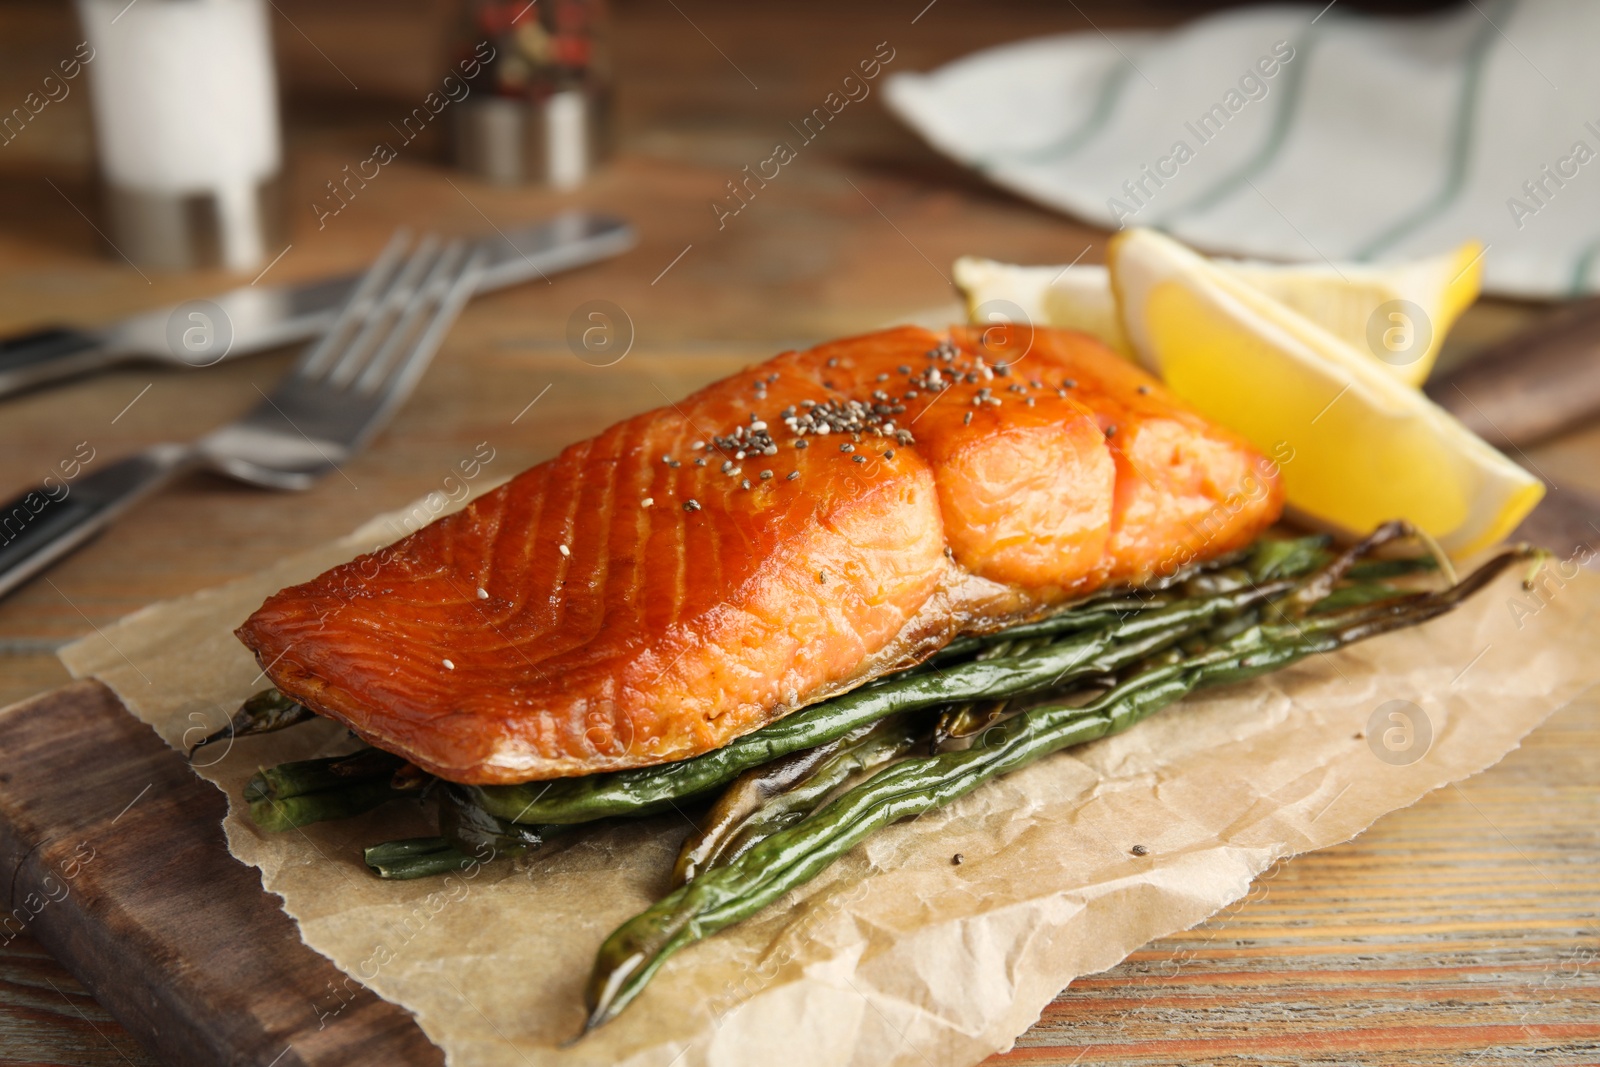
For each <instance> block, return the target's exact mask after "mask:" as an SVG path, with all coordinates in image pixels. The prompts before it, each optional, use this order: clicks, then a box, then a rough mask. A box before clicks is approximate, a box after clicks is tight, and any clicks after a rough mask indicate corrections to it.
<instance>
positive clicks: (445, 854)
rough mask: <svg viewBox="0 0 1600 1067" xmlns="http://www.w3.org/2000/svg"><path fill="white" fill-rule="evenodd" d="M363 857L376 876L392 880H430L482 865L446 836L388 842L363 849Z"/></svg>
mask: <svg viewBox="0 0 1600 1067" xmlns="http://www.w3.org/2000/svg"><path fill="white" fill-rule="evenodd" d="M361 858H362V859H363V860H365V861H366V864H367V866H368V867H369V868H371V869H372V873H373V874H375V875H377V876H378V877H379V878H384V879H388V880H389V881H397V882H398V881H405V880H407V879H410V878H428V877H431V876H433V875H437V874H449V873H451V872H452V871H460V870H463V869H465V868H466V867H469V866H471V865H472V864H474V863H477V862H480V861H479V860H477V859H475V858H474V857H473V856H471V855H469V854H467V853H465V852H461V851H459V850H458V849H457V848H456V846H454V845H452V844H451V843H450V842H449V841H446V840H445V839H444V838H442V837H410V838H406V839H405V840H403V841H386V842H384V843H383V844H381V845H373V846H371V847H370V848H366V849H363V850H362V853H361Z"/></svg>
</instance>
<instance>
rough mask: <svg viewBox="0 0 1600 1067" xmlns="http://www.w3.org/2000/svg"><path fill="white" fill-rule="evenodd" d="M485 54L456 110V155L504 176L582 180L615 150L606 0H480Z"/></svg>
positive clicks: (480, 49)
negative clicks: (612, 147) (536, 0)
mask: <svg viewBox="0 0 1600 1067" xmlns="http://www.w3.org/2000/svg"><path fill="white" fill-rule="evenodd" d="M469 18H470V25H471V29H470V33H469V35H470V38H471V40H470V43H468V44H467V45H466V47H465V48H464V50H463V52H464V54H466V53H471V54H472V56H473V57H474V58H476V59H478V60H481V61H482V63H481V67H476V66H475V69H476V70H477V74H476V77H474V78H472V79H470V81H469V83H468V84H469V85H470V86H471V94H470V95H469V96H468V97H467V98H466V99H465V100H463V101H462V102H461V105H460V107H459V108H458V109H457V110H456V114H455V127H454V155H455V161H456V164H457V165H458V166H460V167H462V168H463V169H464V170H467V171H469V172H471V173H473V174H476V175H477V176H478V177H480V178H483V179H485V180H486V181H491V182H495V183H498V184H503V185H512V184H520V183H537V184H543V185H548V186H551V187H553V188H556V189H571V188H573V187H575V186H577V185H580V184H582V182H583V181H584V179H586V178H587V177H588V176H589V175H590V174H591V173H592V172H593V170H594V168H595V167H596V166H597V165H598V164H599V163H600V162H601V161H602V160H603V159H604V158H605V157H606V156H607V155H608V154H609V148H610V108H611V94H610V78H609V62H608V57H607V54H606V50H605V44H606V38H605V29H606V9H605V3H604V0H540V3H538V4H529V3H527V0H474V3H473V4H472V5H471V8H470V13H469Z"/></svg>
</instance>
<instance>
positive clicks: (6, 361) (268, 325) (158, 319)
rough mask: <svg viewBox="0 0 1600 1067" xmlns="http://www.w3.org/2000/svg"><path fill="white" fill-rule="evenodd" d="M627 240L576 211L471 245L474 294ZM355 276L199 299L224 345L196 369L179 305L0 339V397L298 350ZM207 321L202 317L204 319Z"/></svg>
mask: <svg viewBox="0 0 1600 1067" xmlns="http://www.w3.org/2000/svg"><path fill="white" fill-rule="evenodd" d="M636 240H637V235H636V234H635V232H634V230H633V227H632V226H630V225H629V224H628V223H626V222H624V221H623V220H621V219H618V218H614V217H612V216H608V215H598V214H593V213H590V212H585V211H569V212H564V213H562V214H560V215H557V216H555V217H554V218H551V219H547V220H545V221H543V222H539V223H535V224H533V225H530V226H522V227H516V228H513V229H511V230H506V231H498V232H496V233H494V234H492V235H489V236H486V237H483V238H481V239H480V244H481V246H482V248H483V250H484V253H485V256H486V257H487V261H486V266H485V268H484V271H483V276H482V280H481V281H480V283H479V285H478V288H477V289H476V290H475V291H474V292H475V293H485V292H489V291H492V290H495V289H504V288H506V287H508V286H512V285H517V284H519V283H521V282H525V281H530V280H532V279H535V278H540V277H544V276H546V275H549V274H554V273H556V272H558V271H563V270H570V269H572V268H574V267H581V266H583V265H585V264H587V263H593V262H595V261H597V260H601V259H606V258H608V257H610V256H615V255H618V254H620V253H622V252H625V251H627V250H628V249H629V248H631V247H633V245H634V242H635V241H636ZM359 277H360V276H359V274H349V275H345V276H343V277H338V278H324V279H321V280H318V281H311V282H302V283H300V284H298V285H287V286H271V287H256V286H254V285H246V286H241V287H240V288H238V289H231V290H229V291H228V292H225V293H218V294H216V295H215V296H211V297H209V298H207V300H206V301H205V303H208V304H211V305H214V306H215V307H216V308H217V309H218V310H219V311H220V321H221V322H222V323H223V324H225V326H226V328H227V329H228V331H229V333H230V335H231V339H230V340H229V342H228V343H227V344H226V347H225V348H223V351H222V354H221V355H220V356H218V355H214V354H213V352H214V351H215V348H214V346H208V347H206V348H205V349H204V353H205V354H204V357H203V359H201V360H198V361H197V360H196V359H195V358H194V357H193V356H191V355H190V354H189V352H188V351H187V350H186V349H185V347H184V345H182V344H178V343H174V340H173V328H172V324H173V322H174V316H175V315H176V314H177V313H178V312H179V311H181V310H182V309H184V308H185V307H186V306H189V305H187V304H175V305H172V306H169V307H162V308H156V309H154V310H151V311H146V312H142V313H140V314H138V315H134V316H132V317H131V318H127V319H124V320H122V321H121V322H117V323H113V324H112V325H109V326H104V327H99V328H96V329H78V328H74V327H69V326H54V327H48V328H45V329H41V330H35V331H33V332H30V333H26V334H21V335H17V336H13V337H8V338H4V339H0V396H6V395H8V394H10V393H15V392H18V391H21V390H23V389H32V388H36V387H38V386H41V385H45V384H48V383H50V382H54V381H59V380H61V379H63V378H69V377H74V376H76V375H79V374H84V373H86V372H88V371H92V370H98V369H100V368H102V367H107V366H111V365H113V364H116V363H121V362H125V361H128V360H136V359H153V360H159V361H161V362H166V363H174V364H179V365H184V366H208V365H210V364H212V363H216V362H219V361H220V360H221V359H235V358H238V357H239V356H245V355H250V354H251V353H255V352H263V351H266V350H268V349H271V348H276V347H278V346H280V345H286V344H291V343H293V342H296V341H303V340H306V339H308V338H311V337H314V336H316V335H317V334H318V333H320V332H322V330H324V329H325V328H327V326H328V325H329V324H330V323H331V322H332V321H333V317H334V315H335V314H336V313H337V311H338V309H339V307H340V306H341V305H342V304H343V303H344V300H345V297H346V296H348V295H349V293H350V290H351V288H352V287H353V286H354V285H355V284H356V281H357V280H358V279H359ZM191 303H192V302H191ZM215 317H216V316H215V315H214V314H213V313H210V312H209V310H208V315H207V318H208V320H209V319H212V318H215ZM181 325H182V324H181V323H180V326H181ZM208 325H209V326H213V327H214V326H215V325H217V324H216V323H215V322H208Z"/></svg>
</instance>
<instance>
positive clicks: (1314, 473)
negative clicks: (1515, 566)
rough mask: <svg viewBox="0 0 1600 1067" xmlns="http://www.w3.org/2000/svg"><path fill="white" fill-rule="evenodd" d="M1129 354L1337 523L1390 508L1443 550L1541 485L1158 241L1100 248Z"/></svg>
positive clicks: (1321, 518) (1149, 235)
mask: <svg viewBox="0 0 1600 1067" xmlns="http://www.w3.org/2000/svg"><path fill="white" fill-rule="evenodd" d="M1108 258H1109V261H1110V272H1111V283H1112V288H1113V291H1114V293H1115V295H1116V299H1117V304H1118V307H1119V310H1120V313H1121V318H1122V324H1123V329H1124V331H1125V333H1126V336H1127V338H1128V342H1129V344H1130V345H1131V346H1132V348H1133V350H1134V351H1135V353H1136V354H1137V356H1138V358H1139V360H1140V361H1141V362H1142V363H1144V364H1145V366H1147V367H1148V368H1149V369H1151V370H1152V371H1154V372H1155V373H1157V374H1159V375H1160V376H1161V377H1162V379H1163V380H1165V381H1166V383H1167V384H1168V385H1169V386H1170V387H1171V388H1172V389H1173V391H1174V392H1176V393H1177V394H1178V395H1179V396H1182V397H1183V398H1184V399H1186V400H1188V401H1189V402H1190V403H1191V404H1193V405H1194V406H1195V407H1197V408H1198V409H1199V410H1200V411H1201V412H1202V413H1204V414H1205V415H1207V416H1208V417H1210V418H1212V419H1214V420H1216V421H1217V422H1219V423H1221V424H1222V425H1224V426H1228V427H1230V428H1232V429H1233V430H1235V431H1237V432H1239V433H1241V434H1243V435H1244V436H1245V437H1246V438H1248V439H1249V440H1250V441H1251V442H1252V443H1253V444H1254V445H1255V446H1256V447H1257V448H1259V449H1260V450H1261V451H1262V452H1263V453H1265V454H1267V455H1272V456H1275V457H1278V459H1279V463H1280V464H1281V470H1282V476H1283V481H1284V487H1285V489H1286V491H1287V495H1288V500H1289V503H1290V505H1291V506H1292V507H1293V508H1295V509H1296V510H1297V511H1298V512H1299V513H1300V514H1301V515H1303V516H1304V517H1306V518H1308V519H1311V520H1312V521H1314V522H1316V523H1319V524H1322V525H1325V526H1329V527H1332V528H1334V529H1338V530H1341V531H1343V532H1346V533H1350V534H1357V533H1364V532H1366V531H1368V530H1370V529H1371V528H1372V527H1373V526H1375V525H1376V524H1378V523H1379V522H1382V521H1384V520H1386V519H1393V518H1403V519H1409V520H1410V521H1411V522H1413V523H1415V524H1416V525H1418V526H1420V527H1421V528H1422V529H1424V530H1426V531H1427V532H1428V533H1430V534H1432V535H1433V536H1434V537H1435V538H1437V539H1438V541H1439V542H1440V544H1442V545H1443V546H1444V547H1445V549H1446V550H1447V551H1449V552H1450V553H1451V554H1452V555H1467V554H1470V553H1472V552H1475V551H1477V550H1479V549H1482V548H1485V547H1488V546H1489V545H1492V544H1494V543H1496V542H1497V541H1499V540H1501V539H1502V538H1504V537H1505V535H1506V534H1508V533H1509V532H1510V531H1511V530H1512V529H1514V528H1515V527H1516V525H1517V523H1519V522H1520V521H1522V519H1523V518H1524V517H1525V516H1526V515H1527V513H1528V512H1529V511H1531V510H1532V509H1533V507H1534V505H1535V504H1537V503H1538V502H1539V498H1540V497H1541V496H1543V494H1544V486H1543V485H1542V484H1541V483H1540V482H1539V481H1538V479H1536V478H1534V477H1533V476H1532V475H1530V474H1528V473H1527V472H1526V471H1524V470H1523V469H1522V468H1521V467H1519V466H1517V465H1516V464H1515V463H1512V462H1511V461H1510V460H1508V459H1507V458H1506V457H1504V456H1502V455H1501V454H1500V453H1498V452H1496V451H1495V450H1494V449H1493V448H1491V447H1489V446H1488V445H1487V444H1485V443H1484V442H1483V441H1482V440H1480V439H1479V438H1477V437H1476V436H1474V435H1473V434H1472V433H1471V432H1470V431H1468V430H1467V429H1466V428H1465V427H1463V426H1462V425H1461V424H1460V423H1458V422H1457V421H1456V420H1455V419H1454V418H1452V417H1451V416H1450V415H1449V414H1447V413H1446V412H1445V411H1443V410H1442V409H1440V408H1439V407H1437V406H1435V405H1434V404H1433V403H1432V402H1430V401H1429V400H1428V399H1427V398H1426V397H1424V396H1423V395H1422V394H1421V393H1420V392H1418V391H1416V390H1415V389H1413V388H1411V387H1409V386H1408V385H1406V384H1404V383H1402V382H1400V381H1397V380H1396V379H1395V377H1394V376H1393V375H1392V374H1390V373H1389V372H1388V371H1387V369H1386V368H1385V366H1384V364H1382V363H1380V362H1378V361H1377V360H1375V359H1374V358H1372V357H1371V356H1370V355H1368V354H1367V353H1365V352H1363V351H1360V350H1358V349H1356V348H1355V347H1354V346H1352V345H1351V344H1349V343H1348V342H1347V341H1345V340H1342V339H1341V338H1340V337H1338V336H1337V335H1335V334H1334V333H1332V332H1330V331H1329V330H1327V329H1324V328H1323V327H1322V326H1319V325H1318V324H1317V323H1315V322H1313V321H1311V320H1310V319H1308V318H1306V317H1305V316H1304V315H1302V314H1300V313H1299V312H1297V311H1295V310H1293V309H1292V308H1290V307H1288V306H1286V305H1285V304H1283V303H1281V302H1279V301H1277V300H1274V299H1273V298H1272V297H1270V296H1267V295H1266V294H1265V293H1263V292H1262V291H1261V290H1260V289H1258V288H1256V287H1255V286H1254V285H1252V284H1250V283H1248V282H1246V281H1245V280H1243V279H1242V278H1240V277H1238V276H1237V275H1236V274H1233V273H1231V272H1229V271H1227V270H1225V269H1223V268H1222V267H1221V266H1219V265H1218V264H1215V263H1212V262H1210V261H1208V260H1206V259H1204V258H1202V257H1200V256H1198V255H1196V254H1195V253H1193V252H1191V251H1190V250H1189V249H1187V248H1185V247H1183V246H1182V245H1180V244H1178V243H1177V242H1176V241H1173V240H1171V239H1170V238H1167V237H1164V236H1162V235H1160V234H1157V233H1154V232H1152V231H1149V230H1129V231H1125V232H1123V233H1121V234H1118V235H1117V236H1116V237H1114V238H1113V239H1112V243H1111V246H1110V248H1109V250H1108Z"/></svg>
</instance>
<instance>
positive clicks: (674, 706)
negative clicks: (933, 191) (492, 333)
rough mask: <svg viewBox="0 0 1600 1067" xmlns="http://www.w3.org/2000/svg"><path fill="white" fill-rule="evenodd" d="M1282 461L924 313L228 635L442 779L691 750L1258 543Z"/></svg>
mask: <svg viewBox="0 0 1600 1067" xmlns="http://www.w3.org/2000/svg"><path fill="white" fill-rule="evenodd" d="M1281 507H1282V494H1281V490H1280V488H1279V486H1278V480H1277V473H1276V467H1275V466H1274V465H1273V464H1272V463H1271V462H1269V461H1268V460H1267V459H1266V458H1265V457H1263V456H1261V455H1259V454H1257V453H1256V452H1255V451H1254V450H1253V449H1252V448H1251V447H1250V446H1249V445H1247V444H1246V443H1245V442H1244V441H1242V440H1241V439H1239V438H1238V437H1236V436H1235V435H1234V434H1232V433H1229V432H1228V431H1226V430H1223V429H1221V428H1219V427H1216V426H1214V425H1211V424H1210V423H1208V422H1207V421H1206V420H1204V419H1203V418H1201V417H1200V416H1199V415H1198V414H1196V413H1194V412H1192V411H1190V410H1189V409H1188V408H1186V407H1184V406H1183V405H1182V403H1181V402H1180V401H1178V400H1177V399H1176V398H1174V397H1173V396H1172V395H1171V394H1169V393H1168V392H1167V391H1166V390H1165V389H1164V388H1162V386H1161V385H1160V383H1158V382H1157V381H1155V380H1154V379H1152V378H1150V377H1149V376H1148V375H1146V374H1145V373H1144V372H1143V371H1141V370H1139V369H1138V368H1136V367H1134V366H1133V365H1132V364H1130V363H1128V362H1127V361H1125V360H1123V359H1121V358H1120V357H1118V356H1117V355H1115V354H1114V353H1112V352H1111V351H1109V350H1108V349H1106V348H1105V347H1104V346H1102V345H1101V344H1100V343H1099V342H1097V341H1095V340H1093V339H1092V338H1089V337H1087V336H1084V335H1081V334H1076V333H1070V332H1065V331H1052V330H1042V329H1041V330H1037V331H1030V332H1029V333H1028V334H1027V335H1026V336H1023V334H1022V331H1020V330H1019V329H1015V328H1013V329H1011V330H1005V329H1000V330H996V329H990V330H988V331H984V332H981V333H980V332H978V331H977V330H967V329H961V328H957V329H954V330H952V331H951V332H950V333H949V334H948V335H946V336H941V335H939V334H935V333H932V332H929V331H926V330H921V329H915V328H911V327H902V328H898V329H892V330H886V331H883V332H880V333H873V334H867V335H865V336H861V337H854V338H849V339H847V340H842V341H835V342H832V343H830V344H825V345H821V346H819V347H817V348H813V349H810V350H807V351H804V352H786V353H784V354H783V355H780V356H777V357H776V358H774V359H771V360H768V361H767V362H765V363H762V364H760V365H758V366H754V367H751V368H749V369H747V370H745V371H743V372H741V373H739V374H736V375H733V376H732V377H729V378H725V379H723V380H722V381H719V382H716V383H714V384H712V385H710V386H707V387H706V388H705V389H702V390H701V391H700V392H698V393H696V394H694V395H693V396H691V397H689V398H687V399H686V400H684V401H682V402H681V403H678V404H674V405H671V406H669V407H664V408H659V409H657V410H655V411H649V412H646V413H644V414H642V415H638V416H635V417H634V418H631V419H628V420H627V421H625V422H621V423H618V424H617V425H615V426H613V427H611V428H610V429H608V430H606V431H604V432H602V433H600V434H599V435H597V436H595V437H593V438H591V439H589V440H587V441H582V442H579V443H578V444H575V445H572V446H570V447H568V448H567V449H565V450H564V451H563V452H561V453H560V454H559V455H558V456H556V457H555V458H554V459H551V460H549V461H547V462H545V463H541V464H539V465H538V466H536V467H534V468H532V469H531V470H528V471H526V472H524V473H523V474H521V475H519V476H517V477H516V478H514V479H512V480H511V481H510V482H507V483H506V484H505V485H502V486H500V487H499V488H497V489H495V490H493V491H491V492H489V493H486V494H484V495H483V496H481V497H479V498H478V499H477V500H475V501H473V502H472V503H471V504H469V505H468V506H467V507H466V508H464V509H462V510H461V511H459V512H457V513H455V514H452V515H449V516H446V517H444V518H442V519H440V520H438V521H437V522H434V523H433V524H432V525H430V526H427V527H424V528H423V529H421V530H418V531H417V532H416V533H414V534H412V535H410V536H409V537H406V538H404V539H402V540H400V541H398V542H396V543H395V544H393V545H391V546H389V547H388V548H386V549H383V550H381V551H379V552H376V553H373V554H369V555H365V556H361V557H359V558H357V559H355V560H352V561H351V562H349V563H346V564H344V565H342V566H339V567H335V568H334V569H332V570H330V571H328V572H327V573H325V574H323V575H321V576H320V577H317V578H315V579H313V580H311V581H309V582H306V583H305V584H303V585H297V586H293V587H291V588H288V589H284V590H282V591H281V592H278V593H275V594H274V595H273V596H271V597H270V598H268V600H267V601H266V603H265V604H263V605H262V606H261V608H260V609H259V610H258V611H257V612H256V613H255V614H254V615H252V616H251V617H250V618H249V619H248V620H247V621H246V622H245V623H244V625H243V626H241V627H240V628H239V630H238V636H239V638H240V640H242V641H243V642H244V643H245V644H246V645H248V646H249V647H250V648H251V650H252V651H254V653H255V655H256V658H257V659H258V660H259V661H260V663H261V665H262V667H263V669H264V670H265V671H266V673H267V674H268V676H269V677H270V678H271V679H272V681H273V683H274V684H275V685H276V686H277V687H278V688H279V689H280V690H282V691H283V692H284V693H286V694H288V695H290V696H292V697H294V698H296V699H298V700H300V701H301V702H303V703H305V704H306V705H307V706H309V707H311V708H312V709H314V710H315V711H317V712H318V713H320V714H322V715H325V716H328V717H329V718H332V719H336V720H338V721H340V722H342V723H345V724H346V725H348V726H349V727H350V728H351V729H352V730H354V731H355V732H356V733H357V734H359V735H360V736H362V737H363V738H365V739H366V740H367V741H369V742H370V743H372V744H374V745H376V746H378V747H380V748H384V749H387V750H389V751H391V752H394V753H397V754H399V755H402V756H404V757H406V758H407V759H409V760H411V761H412V762H414V763H416V764H417V765H418V766H420V767H422V768H423V769H424V770H427V771H429V772H431V773H433V774H436V775H438V776H440V777H442V778H445V779H448V780H451V781H455V782H462V783H470V784H507V783H514V782H523V781H530V780H534V779H543V778H553V777H563V776H569V775H579V774H589V773H593V772H596V771H606V770H616V769H620V768H624V767H635V766H644V765H648V764H654V763H661V762H665V761H669V760H677V759H683V758H686V757H689V756H693V755H697V754H699V753H702V752H706V751H709V750H712V749H715V748H719V747H721V746H722V745H724V744H726V743H727V742H728V741H730V740H732V739H733V738H734V737H737V736H739V735H740V734H743V733H746V732H748V731H750V730H752V729H755V728H756V727H759V726H761V725H762V724H764V723H766V722H769V721H771V720H772V719H774V718H776V717H778V716H781V715H784V714H786V713H787V712H789V711H792V710H794V709H795V708H799V707H803V706H805V705H807V704H811V703H815V702H816V701H818V700H821V699H825V698H826V697H828V696H831V695H834V694H836V693H839V692H842V691H844V690H847V689H849V688H852V687H853V686H855V685H858V684H860V683H862V682H863V681H866V680H869V679H870V678H873V677H876V676H878V675H880V674H883V673H885V672H888V671H891V670H896V669H899V668H901V667H904V666H907V665H909V664H911V663H914V662H917V661H918V660H920V659H922V658H924V657H926V656H927V655H928V654H929V653H931V652H932V651H934V650H935V649H937V648H938V647H940V646H941V645H943V644H945V643H947V642H948V641H950V640H951V639H953V638H954V637H956V636H959V635H960V634H962V633H969V632H977V631H983V630H992V629H995V628H997V627H999V626H1003V625H1008V624H1010V623H1012V622H1015V621H1018V620H1021V619H1026V618H1030V617H1034V616H1037V615H1039V614H1041V613H1043V612H1046V611H1048V610H1049V609H1051V608H1052V607H1053V606H1056V605H1059V604H1061V603H1064V602H1066V601H1070V600H1072V599H1074V598H1076V597H1079V596H1082V595H1084V594H1086V593H1088V592H1090V591H1092V590H1094V589H1096V588H1098V587H1100V586H1102V585H1104V584H1106V583H1108V582H1129V583H1137V582H1139V581H1142V580H1146V579H1148V578H1149V577H1150V576H1152V575H1155V574H1159V573H1165V572H1168V571H1170V570H1172V569H1173V568H1175V567H1177V566H1180V565H1182V564H1184V563H1187V562H1190V561H1193V560H1199V559H1205V558H1208V557H1211V556H1215V555H1218V554H1221V553H1224V552H1228V551H1231V550H1233V549H1236V548H1239V547H1242V546H1243V545H1245V544H1248V543H1249V542H1250V541H1251V540H1253V539H1254V538H1255V537H1256V535H1257V534H1259V533H1260V532H1261V531H1262V530H1263V529H1264V528H1265V527H1267V526H1268V525H1270V524H1271V523H1272V522H1273V521H1274V520H1275V519H1276V518H1277V516H1278V514H1279V511H1280V510H1281Z"/></svg>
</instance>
